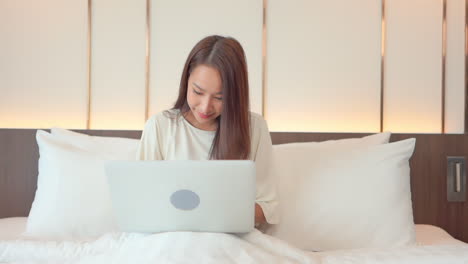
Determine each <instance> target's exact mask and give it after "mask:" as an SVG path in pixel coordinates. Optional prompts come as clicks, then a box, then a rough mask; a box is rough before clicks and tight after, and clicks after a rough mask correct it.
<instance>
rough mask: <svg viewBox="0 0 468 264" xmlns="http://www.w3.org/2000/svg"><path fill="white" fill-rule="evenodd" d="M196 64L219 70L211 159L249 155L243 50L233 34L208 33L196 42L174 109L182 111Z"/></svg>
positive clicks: (233, 158) (246, 81) (185, 107)
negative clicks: (218, 110)
mask: <svg viewBox="0 0 468 264" xmlns="http://www.w3.org/2000/svg"><path fill="white" fill-rule="evenodd" d="M198 65H206V66H210V67H213V68H215V69H217V70H218V72H219V74H220V76H221V82H222V94H223V109H222V112H221V115H220V116H219V117H218V118H217V120H218V128H217V130H216V135H215V138H214V140H213V145H212V146H211V151H210V159H216V160H227V159H229V160H236V159H249V157H250V113H249V105H250V104H249V80H248V76H247V63H246V59H245V54H244V50H243V49H242V46H241V45H240V43H239V42H238V41H237V40H235V39H234V38H230V37H222V36H216V35H215V36H209V37H206V38H204V39H202V40H201V41H200V42H198V43H197V44H196V45H195V47H193V49H192V51H191V52H190V54H189V56H188V58H187V61H186V62H185V66H184V70H183V72H182V78H181V80H180V87H179V97H178V98H177V101H176V103H175V105H174V107H173V109H179V110H180V112H181V113H182V115H185V114H186V113H187V112H188V111H190V107H189V106H188V103H187V87H188V79H189V76H190V74H191V73H192V71H193V70H194V69H195V67H197V66H198Z"/></svg>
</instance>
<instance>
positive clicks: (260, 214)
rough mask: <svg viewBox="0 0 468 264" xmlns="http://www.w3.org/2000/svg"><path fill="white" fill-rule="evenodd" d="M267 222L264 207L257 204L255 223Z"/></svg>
mask: <svg viewBox="0 0 468 264" xmlns="http://www.w3.org/2000/svg"><path fill="white" fill-rule="evenodd" d="M265 222H266V219H265V215H264V214H263V209H262V207H260V205H258V204H257V203H256V204H255V225H259V224H263V223H265Z"/></svg>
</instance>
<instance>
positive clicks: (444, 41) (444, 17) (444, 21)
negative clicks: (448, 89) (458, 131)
mask: <svg viewBox="0 0 468 264" xmlns="http://www.w3.org/2000/svg"><path fill="white" fill-rule="evenodd" d="M442 5H443V7H442V99H441V100H442V107H441V108H442V109H441V110H442V111H441V112H442V114H441V115H442V116H441V118H442V120H441V121H442V134H445V67H446V65H445V62H446V55H447V0H442Z"/></svg>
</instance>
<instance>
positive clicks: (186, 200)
mask: <svg viewBox="0 0 468 264" xmlns="http://www.w3.org/2000/svg"><path fill="white" fill-rule="evenodd" d="M171 203H172V205H173V206H174V207H175V208H177V209H180V210H193V209H195V208H197V207H198V205H199V204H200V197H199V196H198V194H196V193H195V192H192V191H190V190H178V191H176V192H174V193H173V194H172V195H171Z"/></svg>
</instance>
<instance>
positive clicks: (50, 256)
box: [0, 217, 468, 264]
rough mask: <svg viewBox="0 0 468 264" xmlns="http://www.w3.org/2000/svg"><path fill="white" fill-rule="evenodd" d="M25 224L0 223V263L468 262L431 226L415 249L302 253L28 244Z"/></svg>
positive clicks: (143, 243)
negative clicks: (24, 234) (24, 232)
mask: <svg viewBox="0 0 468 264" xmlns="http://www.w3.org/2000/svg"><path fill="white" fill-rule="evenodd" d="M26 222H27V218H26V217H16V218H5V219H0V262H1V263H10V262H28V263H49V262H51V261H52V262H55V261H56V262H68V261H70V262H76V263H81V261H82V260H83V261H84V262H83V263H104V262H113V263H135V262H138V263H145V262H148V263H149V262H155V261H156V262H158V263H159V262H161V263H173V262H177V263H179V262H182V263H183V262H184V261H187V262H191V261H194V260H196V262H197V263H312V264H315V263H317V264H321V263H329V264H332V263H360V264H361V263H395V262H397V263H412V264H416V263H424V264H428V263H441V264H458V263H468V244H466V243H463V242H461V241H459V240H456V239H454V238H453V237H452V236H450V235H449V234H448V233H447V232H445V231H444V230H442V229H441V228H439V227H436V226H431V225H416V226H415V229H416V239H417V245H414V246H408V247H401V248H390V249H358V250H341V251H327V252H305V251H302V250H300V249H297V248H294V247H292V246H290V245H288V244H286V243H285V242H283V241H280V240H279V239H276V238H273V237H270V236H267V235H264V234H261V233H260V232H259V231H256V232H252V233H250V234H247V235H244V236H234V235H228V234H215V233H196V232H167V233H160V234H156V235H143V234H108V235H104V236H103V237H101V238H99V239H97V240H96V241H86V242H83V241H41V240H37V239H36V240H31V239H28V238H25V237H23V236H22V233H23V231H24V230H25V227H26ZM181 252H182V254H181ZM117 260H119V261H117Z"/></svg>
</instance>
